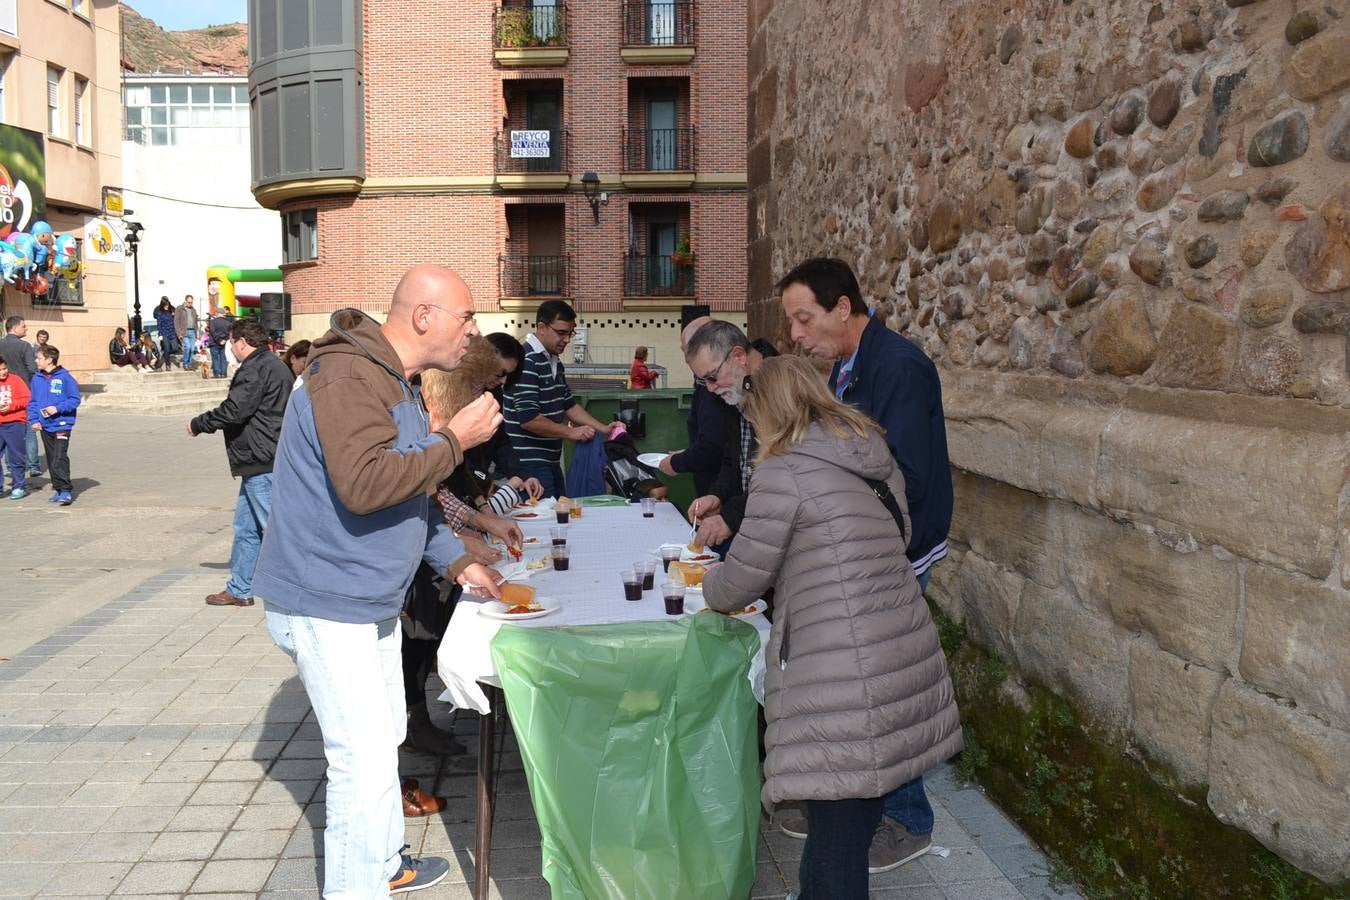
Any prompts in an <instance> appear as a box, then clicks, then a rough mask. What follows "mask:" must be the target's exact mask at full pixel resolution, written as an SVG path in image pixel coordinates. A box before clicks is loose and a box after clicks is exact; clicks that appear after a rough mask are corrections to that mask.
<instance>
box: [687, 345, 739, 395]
mask: <svg viewBox="0 0 1350 900" xmlns="http://www.w3.org/2000/svg"><path fill="white" fill-rule="evenodd" d="M733 349H734V348H733ZM729 359H731V350H728V351H727V355H726V356H724V357H722V361H721V362H720V363H718V364H717V368H715V369H713V370H712V371H711V372H709V373H708V374H707V375H695V376H694V383H695V384H701V385H703V386H705V387H712V386H713V385H714V384H716V383H717V376H719V375H721V374H722V367H723V366H725V365H726V364H727V360H729Z"/></svg>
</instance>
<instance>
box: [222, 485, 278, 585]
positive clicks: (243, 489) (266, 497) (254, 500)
mask: <svg viewBox="0 0 1350 900" xmlns="http://www.w3.org/2000/svg"><path fill="white" fill-rule="evenodd" d="M271 512H272V473H271V472H263V473H261V474H259V475H245V476H244V477H243V479H242V480H240V482H239V499H238V500H236V501H235V503H234V546H233V547H231V548H230V580H229V581H227V582H226V583H225V592H226V593H228V594H234V595H235V596H236V597H243V598H245V599H247V598H249V597H252V596H253V570H254V569H256V568H257V567H258V553H259V552H260V551H261V550H262V539H263V529H264V528H266V527H267V516H268V515H269V514H270V513H271Z"/></svg>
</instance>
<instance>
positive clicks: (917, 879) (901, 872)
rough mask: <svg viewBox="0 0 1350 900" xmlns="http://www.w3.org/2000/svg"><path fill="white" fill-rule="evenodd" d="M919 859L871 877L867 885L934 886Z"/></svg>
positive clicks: (877, 886) (880, 886)
mask: <svg viewBox="0 0 1350 900" xmlns="http://www.w3.org/2000/svg"><path fill="white" fill-rule="evenodd" d="M919 859H923V857H920V858H919ZM919 859H915V860H911V861H910V862H907V863H905V864H904V865H903V866H901V867H900V868H898V869H891V871H889V872H882V873H881V874H879V875H873V876H871V877H870V878H869V879H868V883H869V885H870V886H871V887H874V888H892V887H923V886H936V884H937V881H936V879H934V878H933V873H932V872H930V871H928V870H927V869H925V868H924V867H923V865H922V864H921V863H920V862H919Z"/></svg>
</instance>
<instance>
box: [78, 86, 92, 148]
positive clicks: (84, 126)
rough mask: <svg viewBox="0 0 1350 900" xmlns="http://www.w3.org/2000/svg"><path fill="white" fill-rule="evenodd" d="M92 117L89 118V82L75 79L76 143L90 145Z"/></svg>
mask: <svg viewBox="0 0 1350 900" xmlns="http://www.w3.org/2000/svg"><path fill="white" fill-rule="evenodd" d="M90 124H91V119H90V118H89V82H88V80H86V79H84V78H76V79H75V143H77V144H80V145H81V146H84V147H88V146H89V144H90V141H89V132H90Z"/></svg>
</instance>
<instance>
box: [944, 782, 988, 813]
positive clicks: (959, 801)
mask: <svg viewBox="0 0 1350 900" xmlns="http://www.w3.org/2000/svg"><path fill="white" fill-rule="evenodd" d="M942 805H943V806H945V807H947V811H948V812H950V813H951V814H952V815H953V816H955V817H956V818H958V819H962V820H964V819H973V818H978V817H980V816H987V815H989V814H990V813H992V812H995V811H996V809H995V807H994V805H993V804H992V803H990V802H989V798H988V797H986V796H985V795H984V792H983V791H978V790H973V789H967V790H963V791H955V792H953V793H951V794H948V795H947V796H946V797H944V798H943V800H942Z"/></svg>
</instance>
